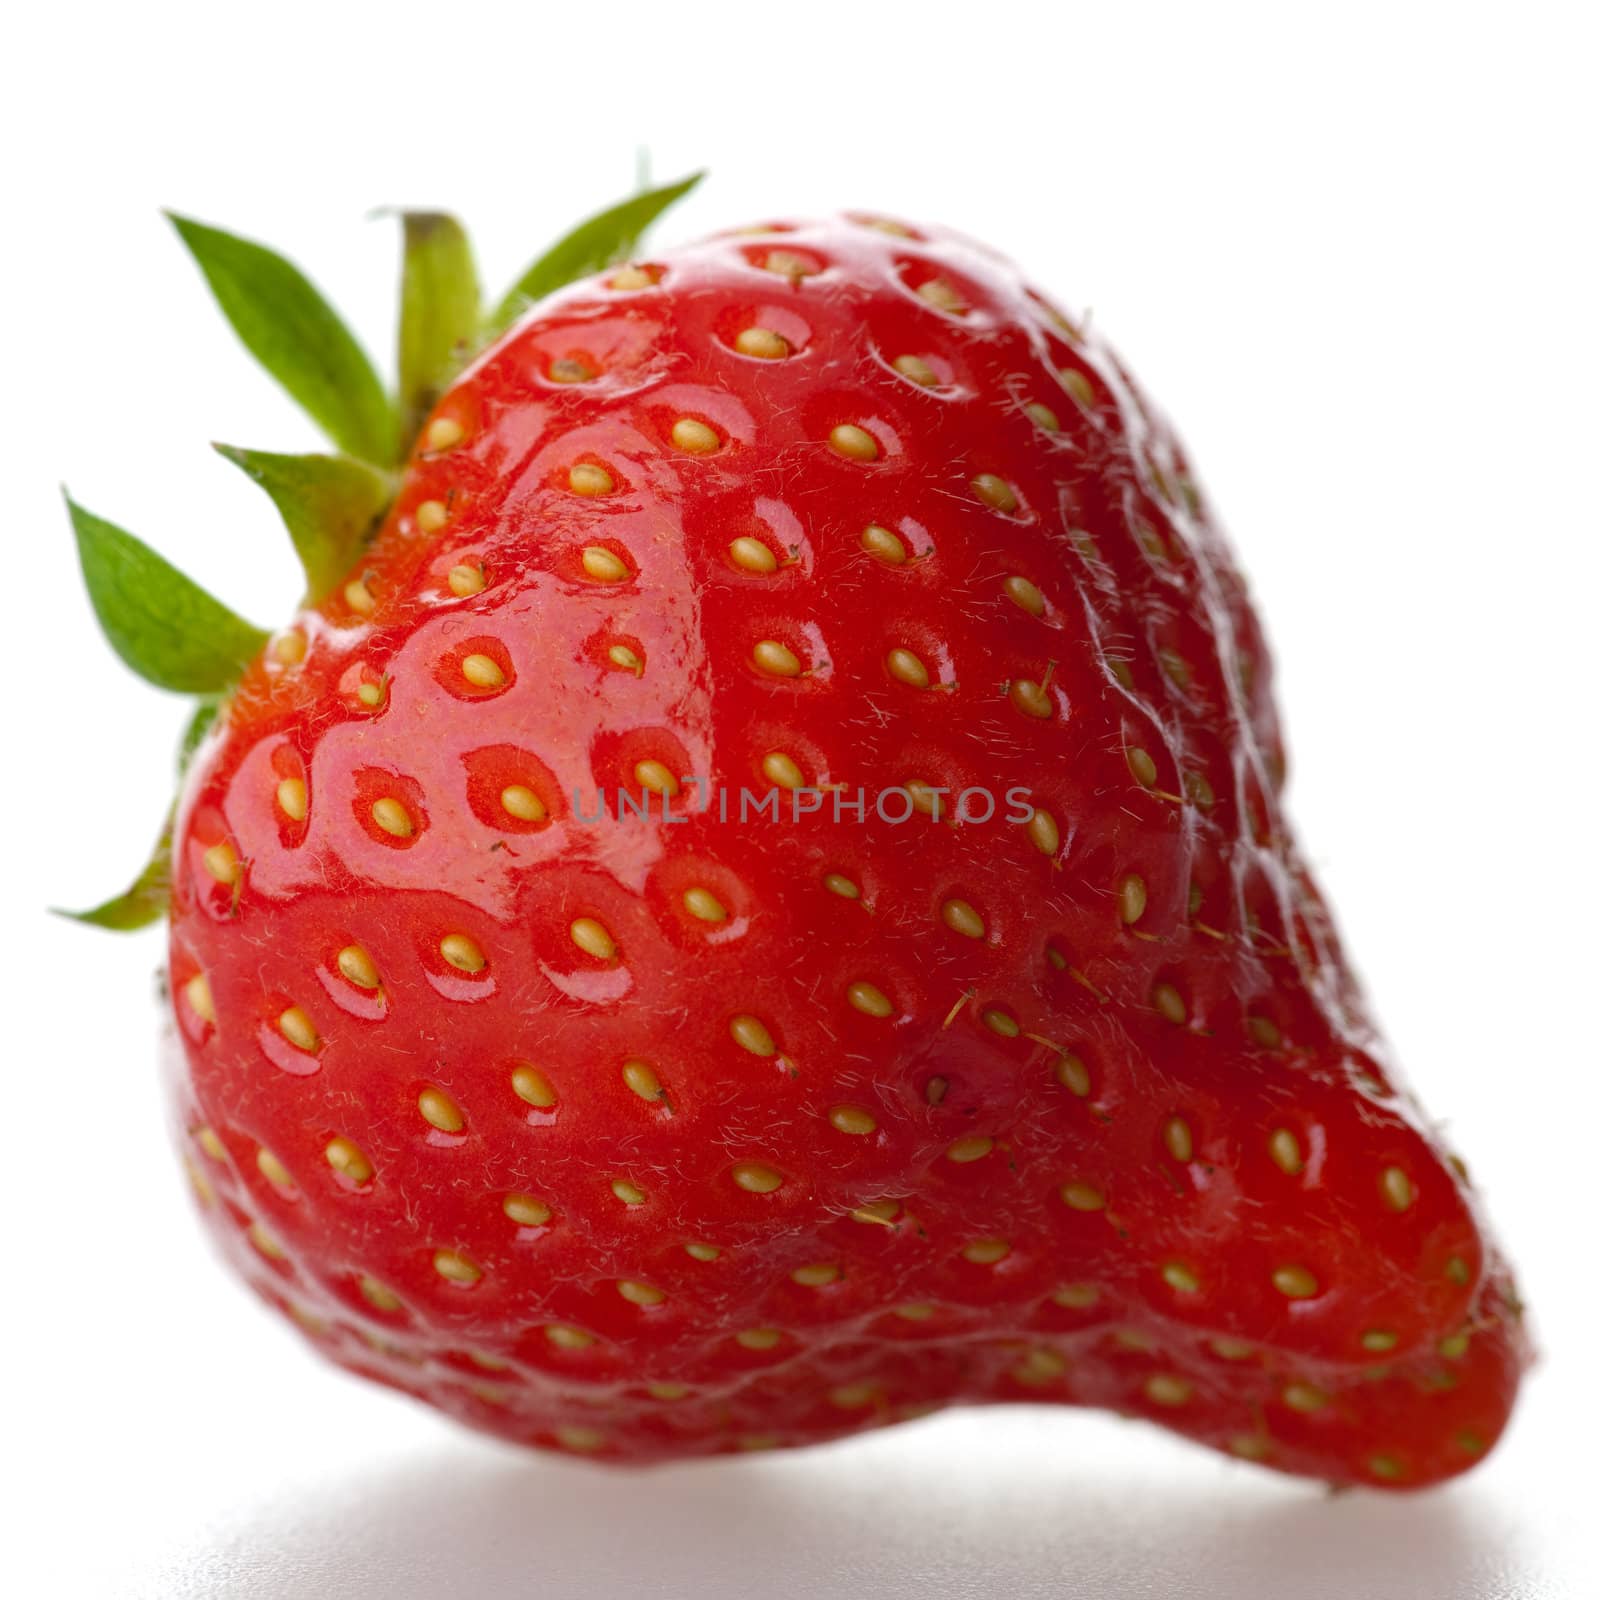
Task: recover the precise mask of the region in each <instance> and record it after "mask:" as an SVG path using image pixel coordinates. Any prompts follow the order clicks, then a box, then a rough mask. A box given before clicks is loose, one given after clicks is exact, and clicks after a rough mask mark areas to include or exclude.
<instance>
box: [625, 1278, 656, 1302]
mask: <svg viewBox="0 0 1600 1600" xmlns="http://www.w3.org/2000/svg"><path fill="white" fill-rule="evenodd" d="M617 1293H618V1294H620V1295H621V1296H622V1298H623V1299H624V1300H626V1301H628V1302H629V1303H630V1304H631V1305H636V1306H658V1305H660V1304H661V1302H662V1301H663V1300H665V1299H666V1298H667V1297H666V1294H665V1292H664V1291H663V1290H661V1289H657V1288H656V1287H655V1286H654V1285H653V1284H649V1283H635V1282H634V1281H633V1279H631V1278H624V1279H623V1280H622V1281H621V1282H620V1283H619V1284H618V1285H617Z"/></svg>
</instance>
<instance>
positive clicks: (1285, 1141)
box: [1267, 1128, 1305, 1178]
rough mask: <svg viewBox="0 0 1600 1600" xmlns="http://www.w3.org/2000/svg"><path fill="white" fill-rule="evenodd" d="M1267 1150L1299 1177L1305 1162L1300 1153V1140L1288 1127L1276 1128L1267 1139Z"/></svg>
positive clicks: (1292, 1174) (1291, 1173) (1291, 1175)
mask: <svg viewBox="0 0 1600 1600" xmlns="http://www.w3.org/2000/svg"><path fill="white" fill-rule="evenodd" d="M1267 1152H1268V1154H1269V1155H1271V1157H1272V1159H1273V1160H1274V1161H1275V1162H1276V1163H1277V1164H1278V1165H1279V1166H1280V1167H1282V1168H1283V1170H1284V1171H1285V1172H1287V1173H1288V1174H1289V1176H1290V1177H1291V1178H1294V1177H1298V1176H1299V1174H1300V1172H1301V1169H1302V1168H1303V1167H1304V1165H1305V1162H1304V1159H1303V1157H1302V1156H1301V1154H1300V1141H1299V1140H1298V1139H1297V1138H1295V1136H1294V1135H1293V1134H1292V1133H1291V1132H1290V1131H1289V1130H1288V1129H1287V1128H1275V1129H1274V1130H1273V1132H1272V1137H1271V1138H1270V1139H1268V1140H1267Z"/></svg>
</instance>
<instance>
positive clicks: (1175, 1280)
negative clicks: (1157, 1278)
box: [1161, 1261, 1200, 1294]
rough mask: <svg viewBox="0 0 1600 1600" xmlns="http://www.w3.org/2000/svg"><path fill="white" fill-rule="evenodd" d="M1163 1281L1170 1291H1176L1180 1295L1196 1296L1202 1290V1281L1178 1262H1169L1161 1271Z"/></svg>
mask: <svg viewBox="0 0 1600 1600" xmlns="http://www.w3.org/2000/svg"><path fill="white" fill-rule="evenodd" d="M1161 1279H1162V1282H1164V1283H1165V1284H1166V1286H1167V1287H1168V1288H1169V1289H1176V1290H1177V1291H1178V1293H1179V1294H1196V1293H1198V1292H1199V1289H1200V1280H1199V1279H1198V1278H1197V1277H1195V1275H1194V1274H1193V1273H1192V1272H1191V1271H1190V1270H1189V1269H1188V1268H1187V1267H1186V1266H1184V1265H1183V1264H1182V1263H1181V1262H1178V1261H1169V1262H1168V1263H1167V1264H1166V1266H1164V1267H1163V1268H1162V1269H1161Z"/></svg>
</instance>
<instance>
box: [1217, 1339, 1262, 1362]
mask: <svg viewBox="0 0 1600 1600" xmlns="http://www.w3.org/2000/svg"><path fill="white" fill-rule="evenodd" d="M1211 1353H1212V1354H1213V1355H1215V1356H1217V1357H1218V1358H1219V1359H1221V1360H1223V1361H1243V1360H1245V1359H1246V1357H1248V1356H1253V1355H1254V1354H1255V1353H1256V1349H1255V1346H1254V1345H1252V1344H1246V1343H1245V1341H1244V1340H1243V1339H1229V1338H1226V1337H1220V1338H1216V1339H1213V1340H1211Z"/></svg>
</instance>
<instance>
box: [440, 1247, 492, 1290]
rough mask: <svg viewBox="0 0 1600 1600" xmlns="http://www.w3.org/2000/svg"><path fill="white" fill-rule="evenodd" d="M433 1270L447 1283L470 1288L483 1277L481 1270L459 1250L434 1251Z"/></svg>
mask: <svg viewBox="0 0 1600 1600" xmlns="http://www.w3.org/2000/svg"><path fill="white" fill-rule="evenodd" d="M433 1270H434V1271H435V1272H437V1273H438V1274H439V1276H440V1277H441V1278H444V1279H446V1280H447V1281H448V1282H450V1283H459V1284H461V1285H462V1286H463V1287H470V1286H471V1285H472V1284H474V1283H476V1282H477V1281H478V1279H479V1278H481V1277H482V1276H483V1269H482V1268H481V1267H480V1266H478V1264H477V1263H476V1262H475V1261H473V1260H472V1259H471V1258H470V1257H468V1256H464V1255H462V1254H461V1252H460V1251H459V1250H436V1251H435V1252H434V1255H433Z"/></svg>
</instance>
